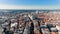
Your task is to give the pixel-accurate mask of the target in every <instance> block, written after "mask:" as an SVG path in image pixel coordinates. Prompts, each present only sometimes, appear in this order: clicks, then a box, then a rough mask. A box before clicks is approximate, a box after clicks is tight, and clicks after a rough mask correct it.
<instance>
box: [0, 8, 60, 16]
mask: <svg viewBox="0 0 60 34" xmlns="http://www.w3.org/2000/svg"><path fill="white" fill-rule="evenodd" d="M36 11H39V12H52V11H58V12H60V10H4V9H2V10H0V16H3V15H4V16H9V15H14V14H19V13H24V12H26V13H30V12H36Z"/></svg>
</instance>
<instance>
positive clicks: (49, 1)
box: [0, 0, 60, 6]
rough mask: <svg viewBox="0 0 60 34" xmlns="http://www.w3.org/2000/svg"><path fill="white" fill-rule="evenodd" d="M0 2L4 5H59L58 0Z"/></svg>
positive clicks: (0, 0)
mask: <svg viewBox="0 0 60 34" xmlns="http://www.w3.org/2000/svg"><path fill="white" fill-rule="evenodd" d="M0 4H6V5H30V6H36V5H37V6H38V5H39V6H46V5H47V6H50V5H51V6H52V5H53V6H55V5H60V0H0Z"/></svg>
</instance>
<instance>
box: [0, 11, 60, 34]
mask: <svg viewBox="0 0 60 34" xmlns="http://www.w3.org/2000/svg"><path fill="white" fill-rule="evenodd" d="M2 11H3V12H2ZM4 11H6V12H4ZM0 13H1V14H0V23H1V25H0V34H60V10H1V11H0Z"/></svg>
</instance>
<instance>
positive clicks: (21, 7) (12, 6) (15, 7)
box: [0, 5, 60, 10]
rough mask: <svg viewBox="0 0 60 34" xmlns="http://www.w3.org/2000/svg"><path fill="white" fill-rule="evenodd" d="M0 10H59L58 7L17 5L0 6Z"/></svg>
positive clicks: (59, 7)
mask: <svg viewBox="0 0 60 34" xmlns="http://www.w3.org/2000/svg"><path fill="white" fill-rule="evenodd" d="M0 9H50V10H51V9H60V6H18V5H0Z"/></svg>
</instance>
